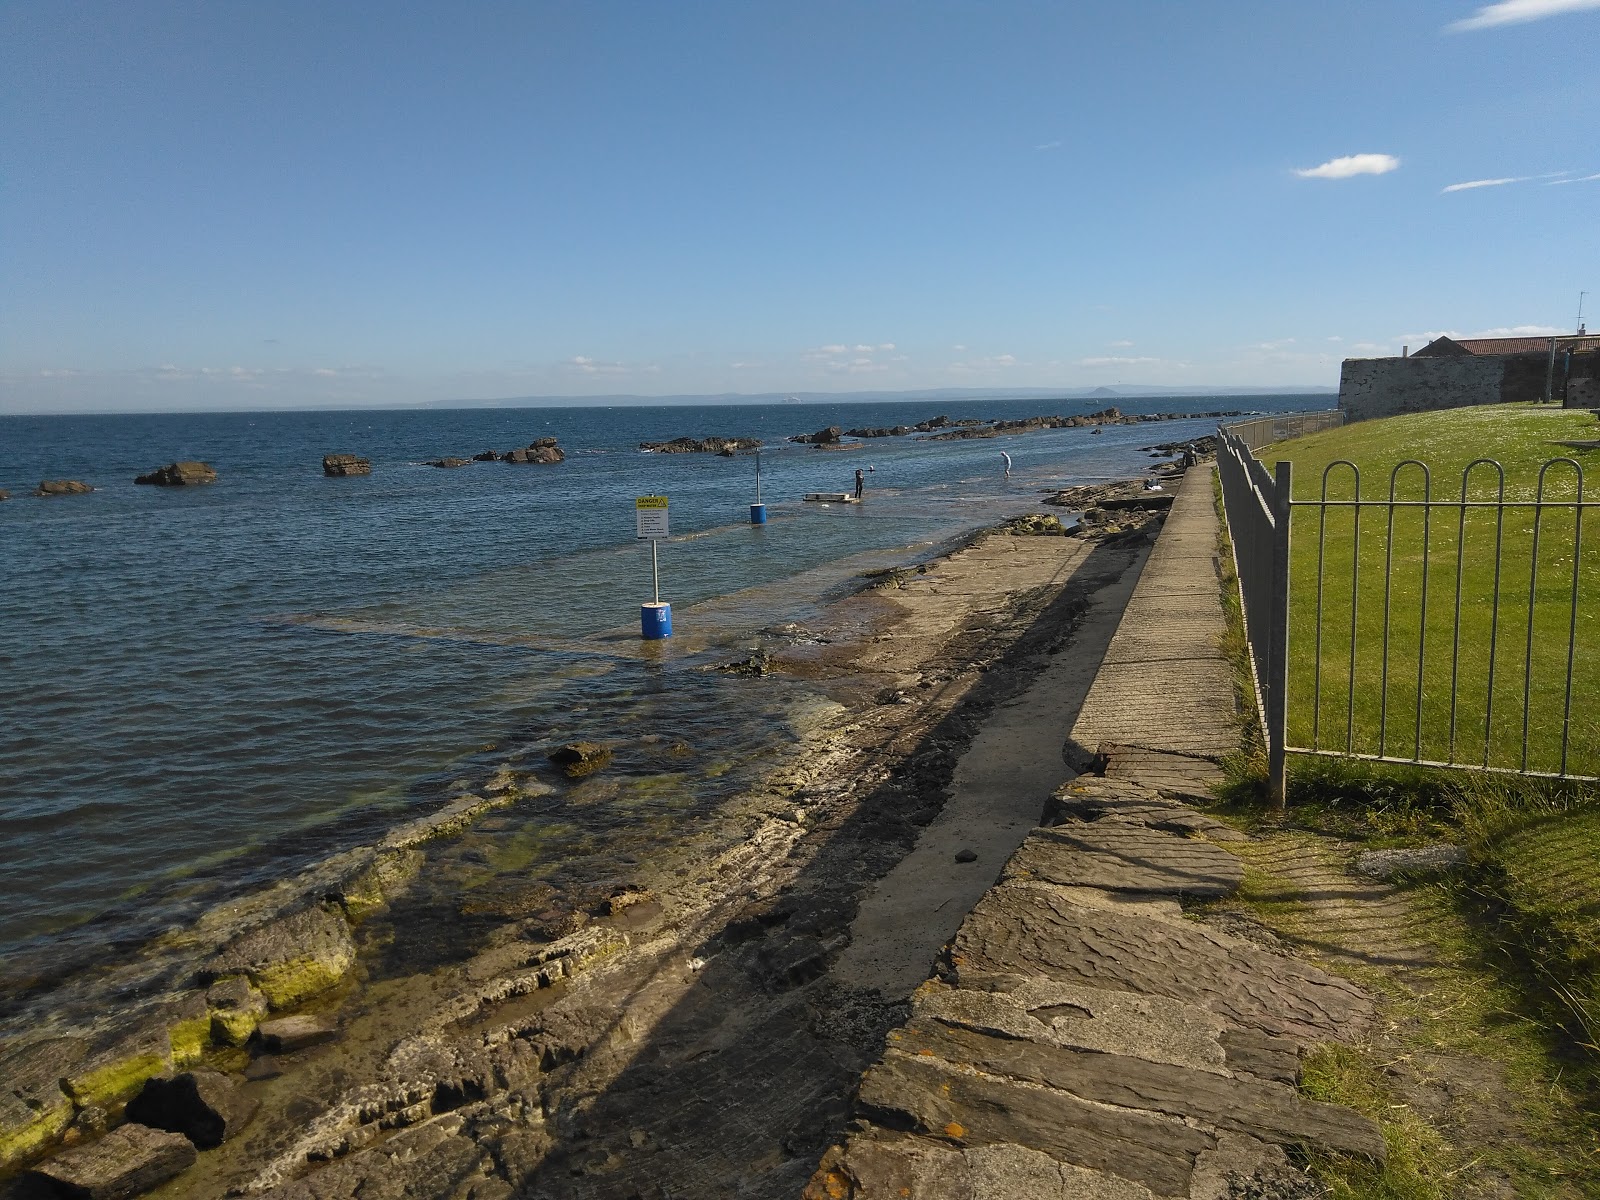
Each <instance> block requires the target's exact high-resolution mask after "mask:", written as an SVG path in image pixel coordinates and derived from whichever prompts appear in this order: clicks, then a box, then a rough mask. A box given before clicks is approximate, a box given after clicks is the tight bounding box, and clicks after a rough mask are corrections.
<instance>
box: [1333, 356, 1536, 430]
mask: <svg viewBox="0 0 1600 1200" xmlns="http://www.w3.org/2000/svg"><path fill="white" fill-rule="evenodd" d="M1505 363H1506V360H1505V359H1503V358H1487V357H1486V358H1416V357H1412V358H1347V359H1345V360H1344V366H1343V369H1342V370H1341V371H1340V373H1339V407H1340V408H1341V409H1343V410H1344V414H1345V420H1346V421H1369V420H1371V419H1373V418H1374V417H1392V416H1396V415H1398V414H1400V413H1412V412H1431V411H1433V410H1434V409H1440V408H1466V407H1469V406H1471V405H1475V404H1499V403H1500V402H1501V400H1502V399H1503V397H1502V395H1501V385H1502V383H1503V381H1504V377H1505ZM1543 382H1544V381H1543V380H1542V379H1541V380H1540V385H1541V389H1542V386H1543Z"/></svg>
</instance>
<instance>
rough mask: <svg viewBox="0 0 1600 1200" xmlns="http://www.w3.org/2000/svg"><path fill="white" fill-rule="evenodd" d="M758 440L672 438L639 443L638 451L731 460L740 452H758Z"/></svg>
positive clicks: (759, 444) (759, 442) (714, 437)
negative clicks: (710, 455)
mask: <svg viewBox="0 0 1600 1200" xmlns="http://www.w3.org/2000/svg"><path fill="white" fill-rule="evenodd" d="M760 447H761V440H760V439H759V438H729V437H716V436H712V437H706V438H692V437H680V438H673V439H672V440H671V441H670V442H640V443H639V449H641V450H647V451H649V452H650V453H651V454H720V455H722V457H724V458H732V457H733V456H734V455H735V454H737V453H739V451H741V450H758V449H760Z"/></svg>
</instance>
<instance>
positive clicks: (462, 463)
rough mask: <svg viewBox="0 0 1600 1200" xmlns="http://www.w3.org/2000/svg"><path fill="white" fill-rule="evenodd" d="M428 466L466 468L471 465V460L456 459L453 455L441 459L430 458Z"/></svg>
mask: <svg viewBox="0 0 1600 1200" xmlns="http://www.w3.org/2000/svg"><path fill="white" fill-rule="evenodd" d="M428 465H429V466H430V467H468V466H471V465H472V460H471V459H470V458H457V457H455V455H453V454H447V455H445V457H443V458H430V459H429V460H428Z"/></svg>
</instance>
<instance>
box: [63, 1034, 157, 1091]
mask: <svg viewBox="0 0 1600 1200" xmlns="http://www.w3.org/2000/svg"><path fill="white" fill-rule="evenodd" d="M171 1073H172V1040H171V1036H170V1035H169V1034H168V1032H167V1026H166V1024H165V1022H151V1023H149V1024H146V1025H144V1026H141V1027H139V1028H136V1029H134V1030H132V1031H130V1032H127V1033H124V1034H122V1035H121V1036H119V1037H116V1038H115V1040H113V1041H111V1042H110V1043H109V1044H105V1045H103V1046H102V1047H101V1048H99V1049H97V1050H93V1051H91V1052H90V1053H88V1054H87V1055H86V1056H85V1057H84V1059H83V1061H82V1062H80V1063H78V1064H76V1066H75V1067H74V1068H73V1069H72V1070H71V1071H64V1072H62V1087H63V1088H64V1089H65V1090H66V1093H67V1095H69V1096H71V1097H72V1099H73V1100H74V1101H75V1102H76V1103H77V1104H78V1105H79V1106H80V1107H87V1106H89V1105H91V1104H96V1105H115V1104H119V1103H121V1102H122V1101H123V1100H126V1099H127V1098H128V1097H129V1096H132V1095H133V1094H134V1093H136V1092H137V1091H138V1090H139V1089H140V1088H142V1087H143V1086H144V1082H145V1080H147V1079H149V1078H151V1077H152V1076H156V1075H170V1074H171Z"/></svg>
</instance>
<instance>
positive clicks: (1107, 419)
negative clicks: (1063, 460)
mask: <svg viewBox="0 0 1600 1200" xmlns="http://www.w3.org/2000/svg"><path fill="white" fill-rule="evenodd" d="M1242 415H1243V414H1242V413H1240V412H1238V411H1229V412H1200V413H1124V412H1123V411H1122V410H1121V409H1119V408H1103V409H1101V410H1100V411H1099V412H1092V413H1079V414H1078V415H1077V416H1072V417H1062V416H1039V417H1022V418H1020V419H1018V420H1014V421H986V422H971V421H968V422H952V423H953V424H959V425H964V426H967V427H966V428H962V429H953V430H950V431H949V432H947V433H939V434H935V435H934V436H933V437H930V438H928V439H927V440H928V441H930V442H952V441H963V440H965V439H968V438H990V437H995V436H996V435H998V434H1002V433H1029V432H1031V431H1033V430H1036V429H1084V428H1088V429H1090V430H1091V432H1094V433H1098V432H1099V431H1100V430H1099V427H1100V426H1102V425H1144V424H1148V423H1149V422H1152V421H1193V420H1208V419H1220V418H1223V417H1237V416H1242Z"/></svg>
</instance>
